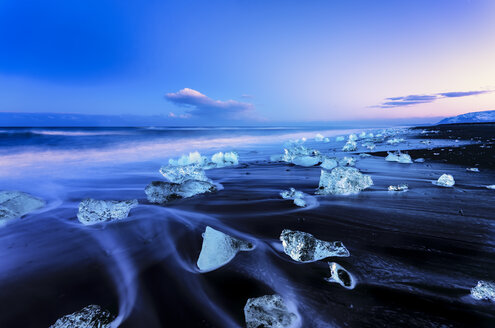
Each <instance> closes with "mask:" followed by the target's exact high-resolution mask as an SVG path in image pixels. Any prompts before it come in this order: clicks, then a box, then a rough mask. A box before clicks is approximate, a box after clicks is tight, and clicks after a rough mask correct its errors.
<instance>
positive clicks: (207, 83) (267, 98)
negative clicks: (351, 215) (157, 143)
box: [0, 0, 495, 124]
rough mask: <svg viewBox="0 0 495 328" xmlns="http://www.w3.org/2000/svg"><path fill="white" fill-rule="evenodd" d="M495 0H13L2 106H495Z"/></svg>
mask: <svg viewBox="0 0 495 328" xmlns="http://www.w3.org/2000/svg"><path fill="white" fill-rule="evenodd" d="M494 58H495V1H492V0H434V1H432V0H402V1H392V0H390V1H364V0H327V1H311V0H308V1H295V0H283V1H277V0H272V1H266V0H265V1H261V0H239V1H236V0H227V1H216V0H209V1H189V0H181V1H173V2H172V1H157V0H147V1H131V0H128V1H127V0H113V1H112V0H84V1H82V0H78V1H76V0H43V1H30V0H23V1H18V0H2V1H0V112H15V113H80V114H90V115H94V114H105V115H122V114H124V115H163V116H165V117H167V118H168V119H170V122H172V123H174V122H177V123H179V122H181V123H183V122H193V121H196V122H197V121H202V122H210V123H212V122H213V123H215V122H219V123H220V122H221V123H226V122H234V123H235V122H254V123H255V122H263V123H265V124H266V122H311V121H318V122H323V121H342V120H347V121H351V120H363V119H371V120H373V119H375V120H382V119H393V118H417V117H439V116H453V115H457V114H461V113H465V112H471V111H482V110H494V109H495V92H494V90H495V60H494Z"/></svg>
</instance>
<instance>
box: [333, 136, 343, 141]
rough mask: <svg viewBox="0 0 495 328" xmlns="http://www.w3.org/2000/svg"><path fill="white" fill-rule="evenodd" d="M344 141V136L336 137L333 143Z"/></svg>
mask: <svg viewBox="0 0 495 328" xmlns="http://www.w3.org/2000/svg"><path fill="white" fill-rule="evenodd" d="M344 140H345V137H344V136H338V137H337V138H335V141H337V142H339V141H344Z"/></svg>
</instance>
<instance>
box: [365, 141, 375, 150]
mask: <svg viewBox="0 0 495 328" xmlns="http://www.w3.org/2000/svg"><path fill="white" fill-rule="evenodd" d="M362 146H363V147H366V148H368V149H369V150H373V149H375V147H376V145H375V144H374V143H373V142H365V143H363V145H362Z"/></svg>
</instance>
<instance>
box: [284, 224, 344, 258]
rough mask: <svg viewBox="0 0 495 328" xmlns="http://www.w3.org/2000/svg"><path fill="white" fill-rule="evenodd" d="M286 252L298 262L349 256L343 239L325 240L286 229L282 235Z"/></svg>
mask: <svg viewBox="0 0 495 328" xmlns="http://www.w3.org/2000/svg"><path fill="white" fill-rule="evenodd" d="M280 240H281V241H282V246H283V247H284V252H285V254H287V255H289V256H290V257H291V258H292V259H293V260H294V261H297V262H303V263H307V262H315V261H318V260H322V259H325V258H327V257H333V256H336V257H348V256H350V254H349V251H348V250H347V248H345V246H344V244H343V243H342V242H341V241H334V242H329V241H323V240H319V239H316V238H315V237H314V236H313V235H312V234H310V233H307V232H302V231H292V230H289V229H285V230H283V231H282V234H281V235H280Z"/></svg>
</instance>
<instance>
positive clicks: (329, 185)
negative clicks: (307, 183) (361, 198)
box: [316, 166, 373, 195]
mask: <svg viewBox="0 0 495 328" xmlns="http://www.w3.org/2000/svg"><path fill="white" fill-rule="evenodd" d="M372 185H373V180H372V179H371V177H370V176H369V175H365V174H362V173H361V172H359V170H358V169H356V168H354V167H340V166H339V167H336V168H334V169H333V170H332V171H330V172H329V171H326V170H321V175H320V183H319V186H318V190H317V191H316V194H319V195H328V194H332V195H352V194H357V193H359V192H360V191H361V190H363V189H366V188H368V187H370V186H372Z"/></svg>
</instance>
